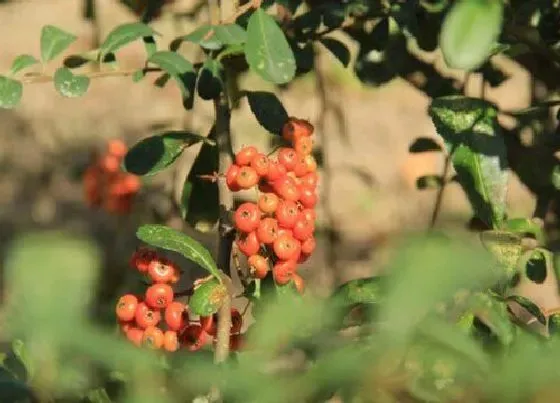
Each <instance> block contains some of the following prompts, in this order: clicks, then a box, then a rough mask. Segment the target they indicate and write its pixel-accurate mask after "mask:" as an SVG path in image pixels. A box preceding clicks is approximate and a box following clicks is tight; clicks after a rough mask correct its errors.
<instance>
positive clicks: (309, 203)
mask: <svg viewBox="0 0 560 403" xmlns="http://www.w3.org/2000/svg"><path fill="white" fill-rule="evenodd" d="M299 202H300V203H301V204H302V206H303V207H305V208H313V207H315V205H316V204H317V193H315V190H313V189H310V188H308V187H306V186H301V187H300V194H299Z"/></svg>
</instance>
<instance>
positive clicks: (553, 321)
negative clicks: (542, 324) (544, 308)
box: [548, 313, 560, 336]
mask: <svg viewBox="0 0 560 403" xmlns="http://www.w3.org/2000/svg"><path fill="white" fill-rule="evenodd" d="M559 331H560V313H553V314H552V315H550V316H549V317H548V334H549V335H551V336H558V332H559Z"/></svg>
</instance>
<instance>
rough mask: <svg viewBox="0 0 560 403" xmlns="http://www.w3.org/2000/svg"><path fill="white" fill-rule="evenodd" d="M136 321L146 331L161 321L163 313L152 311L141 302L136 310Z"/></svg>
mask: <svg viewBox="0 0 560 403" xmlns="http://www.w3.org/2000/svg"><path fill="white" fill-rule="evenodd" d="M134 319H135V320H136V324H137V325H138V326H139V327H141V328H142V329H145V328H147V327H148V326H156V325H157V324H158V323H159V321H160V320H161V313H160V312H159V311H154V310H153V309H151V308H150V307H149V306H148V305H146V303H145V302H140V303H138V306H137V308H136V314H135V315H134Z"/></svg>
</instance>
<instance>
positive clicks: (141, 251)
mask: <svg viewBox="0 0 560 403" xmlns="http://www.w3.org/2000/svg"><path fill="white" fill-rule="evenodd" d="M154 259H157V253H156V252H155V251H154V250H151V249H148V248H138V249H137V250H136V251H135V252H134V253H133V254H132V257H131V258H130V265H131V266H132V267H133V268H136V269H138V271H139V272H140V273H145V272H147V271H148V268H149V266H150V262H151V261H152V260H154Z"/></svg>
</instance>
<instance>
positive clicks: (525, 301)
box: [507, 295, 546, 325]
mask: <svg viewBox="0 0 560 403" xmlns="http://www.w3.org/2000/svg"><path fill="white" fill-rule="evenodd" d="M507 300H508V301H514V302H516V303H517V304H519V305H521V307H522V308H524V309H525V310H527V311H528V312H529V313H530V314H531V315H533V316H534V317H535V318H536V319H537V320H538V321H539V322H540V323H542V324H543V325H545V324H546V318H545V316H544V314H543V312H542V310H541V308H540V307H539V306H538V305H537V304H536V303H534V302H533V301H531V300H530V299H529V298H527V297H523V296H521V295H511V296H509V297H507Z"/></svg>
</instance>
